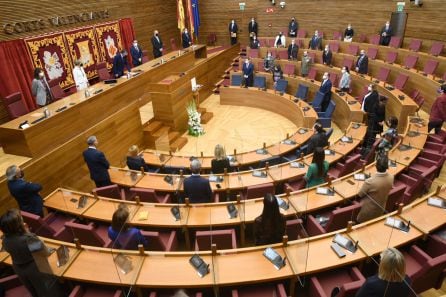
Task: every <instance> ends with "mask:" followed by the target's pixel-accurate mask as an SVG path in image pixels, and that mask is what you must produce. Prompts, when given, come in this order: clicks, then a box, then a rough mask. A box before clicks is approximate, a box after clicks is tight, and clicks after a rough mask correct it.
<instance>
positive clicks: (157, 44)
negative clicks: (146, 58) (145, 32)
mask: <svg viewBox="0 0 446 297" xmlns="http://www.w3.org/2000/svg"><path fill="white" fill-rule="evenodd" d="M151 41H152V46H153V56H154V57H155V59H156V58H159V57H161V56H162V55H163V41H162V40H161V37H160V36H159V33H158V30H155V31H153V37H152V39H151Z"/></svg>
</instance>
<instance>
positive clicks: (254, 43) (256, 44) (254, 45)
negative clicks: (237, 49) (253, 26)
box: [249, 39, 260, 49]
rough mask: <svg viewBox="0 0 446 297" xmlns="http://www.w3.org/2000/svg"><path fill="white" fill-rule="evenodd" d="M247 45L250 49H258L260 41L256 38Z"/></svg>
mask: <svg viewBox="0 0 446 297" xmlns="http://www.w3.org/2000/svg"><path fill="white" fill-rule="evenodd" d="M249 47H250V48H252V49H258V48H259V47H260V42H259V40H258V39H256V40H252V41H251V42H250V44H249Z"/></svg>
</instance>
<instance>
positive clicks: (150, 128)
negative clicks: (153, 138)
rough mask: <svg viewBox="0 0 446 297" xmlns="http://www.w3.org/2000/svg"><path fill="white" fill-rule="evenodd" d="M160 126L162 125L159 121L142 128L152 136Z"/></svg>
mask: <svg viewBox="0 0 446 297" xmlns="http://www.w3.org/2000/svg"><path fill="white" fill-rule="evenodd" d="M162 126H163V123H161V122H160V121H153V122H151V123H149V124H148V125H147V126H146V127H145V128H144V131H145V132H149V133H150V134H153V133H154V132H155V131H157V130H159V129H160V128H161V127H162Z"/></svg>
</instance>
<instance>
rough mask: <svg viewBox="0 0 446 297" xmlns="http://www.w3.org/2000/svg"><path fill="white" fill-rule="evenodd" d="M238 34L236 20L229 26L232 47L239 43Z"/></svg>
mask: <svg viewBox="0 0 446 297" xmlns="http://www.w3.org/2000/svg"><path fill="white" fill-rule="evenodd" d="M237 32H238V26H237V24H236V23H235V20H231V23H230V24H229V36H230V37H231V45H234V44H236V43H237Z"/></svg>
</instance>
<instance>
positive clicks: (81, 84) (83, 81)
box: [73, 60, 89, 91]
mask: <svg viewBox="0 0 446 297" xmlns="http://www.w3.org/2000/svg"><path fill="white" fill-rule="evenodd" d="M73 77H74V83H75V84H76V89H77V90H78V91H82V90H85V89H86V88H88V85H89V84H88V78H87V75H86V74H85V71H84V68H83V67H82V63H81V61H79V60H76V61H74V68H73Z"/></svg>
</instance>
